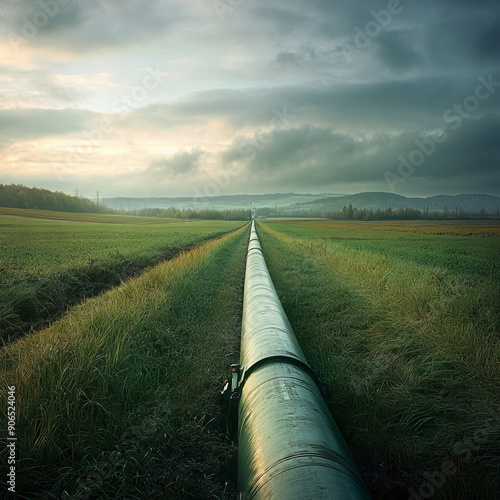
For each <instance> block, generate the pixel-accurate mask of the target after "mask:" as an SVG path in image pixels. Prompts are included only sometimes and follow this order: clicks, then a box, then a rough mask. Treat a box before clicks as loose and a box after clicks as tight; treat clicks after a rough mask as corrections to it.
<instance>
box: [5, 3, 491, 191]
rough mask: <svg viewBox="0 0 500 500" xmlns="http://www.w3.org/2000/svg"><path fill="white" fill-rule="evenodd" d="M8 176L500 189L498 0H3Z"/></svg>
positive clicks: (102, 184)
mask: <svg viewBox="0 0 500 500" xmlns="http://www.w3.org/2000/svg"><path fill="white" fill-rule="evenodd" d="M0 35H1V37H0V182H2V183H11V182H14V183H22V184H26V185H29V186H37V187H45V188H49V189H54V190H60V191H65V192H69V193H71V192H73V193H74V192H75V190H76V189H78V190H79V192H83V193H92V192H95V191H96V190H97V189H99V191H100V192H101V196H103V197H110V196H195V195H196V194H198V195H200V194H204V195H206V194H231V193H244V192H248V193H268V192H288V191H297V192H332V193H354V192H362V191H393V192H396V193H398V194H404V195H410V196H424V195H432V194H438V193H443V194H459V193H489V194H497V195H498V194H500V173H499V166H500V141H499V140H498V138H499V137H500V115H499V113H500V67H499V66H500V57H499V56H500V4H499V3H498V0H494V1H493V0H491V1H487V0H482V1H479V0H478V1H475V2H472V1H466V0H440V1H431V0H419V1H418V2H412V1H411V0H401V1H399V0H389V1H387V0H385V1H379V0H377V1H369V0H337V1H332V0H312V1H310V0H309V1H306V0H290V1H287V2H281V3H279V2H268V1H264V0H239V1H234V0H233V1H229V0H228V1H226V0H221V1H215V2H212V1H205V0H203V1H202V0H191V1H188V2H180V1H173V0H141V1H139V0H41V1H40V2H34V1H32V0H0Z"/></svg>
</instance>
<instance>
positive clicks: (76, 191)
mask: <svg viewBox="0 0 500 500" xmlns="http://www.w3.org/2000/svg"><path fill="white" fill-rule="evenodd" d="M75 196H76V197H77V198H78V188H76V189H75Z"/></svg>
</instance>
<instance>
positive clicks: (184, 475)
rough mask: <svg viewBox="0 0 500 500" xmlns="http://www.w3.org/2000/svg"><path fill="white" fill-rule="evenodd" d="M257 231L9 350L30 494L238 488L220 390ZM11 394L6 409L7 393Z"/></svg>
mask: <svg viewBox="0 0 500 500" xmlns="http://www.w3.org/2000/svg"><path fill="white" fill-rule="evenodd" d="M247 238H248V229H247V228H246V229H240V230H238V231H237V232H236V233H233V234H230V235H226V236H224V237H222V238H221V239H219V240H216V241H211V242H208V243H205V244H203V245H201V246H199V247H196V248H194V249H193V250H190V251H187V252H183V253H182V254H181V255H179V256H177V257H176V258H174V259H172V260H170V261H168V262H165V263H163V264H160V265H158V266H156V267H154V268H153V269H150V270H148V271H147V272H146V273H144V274H143V275H142V276H141V277H139V278H137V279H134V280H131V281H129V282H127V283H125V284H123V285H122V286H120V287H118V288H116V289H114V290H112V291H110V292H108V293H106V294H104V295H102V296H99V297H97V298H94V299H90V300H87V301H85V302H84V303H83V304H81V305H79V306H77V307H75V308H73V309H72V310H71V311H70V312H69V313H68V314H67V315H66V316H65V317H64V318H63V319H62V320H60V321H59V322H57V323H55V324H53V325H52V326H51V327H50V328H48V329H46V330H43V331H41V332H38V333H36V334H34V335H31V336H28V337H24V338H23V339H21V340H19V341H18V342H16V343H15V344H12V345H10V346H8V347H7V348H6V349H4V351H3V352H2V353H1V357H0V368H1V379H0V382H1V383H2V386H3V387H6V386H7V385H9V386H12V385H14V386H16V392H17V407H18V420H17V435H18V438H19V439H18V447H19V453H20V457H21V459H20V461H19V462H18V491H22V492H23V493H24V495H25V496H26V497H27V498H34V497H37V496H40V497H43V498H75V499H76V498H78V499H83V498H110V499H111V498H113V499H114V498H125V497H126V498H131V499H132V498H176V499H177V498H213V497H214V495H217V496H218V497H219V498H223V497H225V498H229V496H230V495H231V494H233V493H234V486H232V485H231V471H230V470H229V468H230V467H231V464H232V452H234V450H233V448H232V446H231V445H230V443H229V441H228V440H227V439H226V438H225V436H224V433H223V431H224V423H225V422H224V417H223V415H222V410H221V408H220V407H219V405H218V393H219V391H220V389H221V388H222V382H223V380H224V378H225V377H226V376H227V374H228V366H229V365H230V363H231V362H234V361H235V360H237V359H238V350H239V332H240V329H241V307H242V290H243V280H244V266H245V255H246V245H247ZM0 404H1V405H2V412H4V411H5V410H4V409H5V408H6V405H5V392H4V391H2V401H1V403H0ZM3 418H5V415H4V416H3ZM226 483H227V484H226ZM42 492H44V493H43V495H42ZM65 492H66V493H65Z"/></svg>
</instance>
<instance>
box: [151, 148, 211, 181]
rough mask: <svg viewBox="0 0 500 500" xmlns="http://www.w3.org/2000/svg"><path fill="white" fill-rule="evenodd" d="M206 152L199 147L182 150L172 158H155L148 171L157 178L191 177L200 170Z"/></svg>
mask: <svg viewBox="0 0 500 500" xmlns="http://www.w3.org/2000/svg"><path fill="white" fill-rule="evenodd" d="M204 154H205V152H204V151H202V150H201V149H199V148H193V149H192V150H191V151H190V152H187V151H180V152H178V153H176V154H174V155H173V156H172V157H171V158H159V159H156V160H153V161H152V162H151V163H150V164H149V167H148V168H147V170H146V172H147V173H148V174H149V175H152V176H154V177H155V178H157V179H172V178H177V177H189V176H191V175H192V174H194V173H196V172H197V171H198V169H199V167H200V161H201V159H202V157H203V155H204Z"/></svg>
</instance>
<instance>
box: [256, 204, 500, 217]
mask: <svg viewBox="0 0 500 500" xmlns="http://www.w3.org/2000/svg"><path fill="white" fill-rule="evenodd" d="M256 215H257V217H311V218H319V217H321V218H326V219H343V220H433V219H436V220H443V219H462V220H467V219H486V218H495V219H499V218H500V213H499V209H498V208H497V210H496V211H495V212H494V213H488V212H487V211H486V210H485V209H481V210H480V211H478V212H474V211H467V210H460V209H458V208H456V209H454V210H448V209H447V208H446V207H445V208H444V210H432V211H429V209H425V210H419V209H416V208H395V209H393V208H386V209H384V210H382V209H380V208H377V209H376V210H373V209H366V208H361V209H358V208H356V207H353V206H352V204H349V206H344V208H343V209H342V210H338V211H335V210H307V211H305V210H296V211H287V212H281V211H279V210H278V211H277V210H275V209H273V208H269V207H263V208H258V209H257V212H256Z"/></svg>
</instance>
